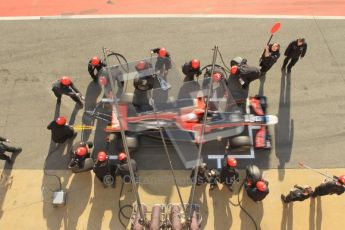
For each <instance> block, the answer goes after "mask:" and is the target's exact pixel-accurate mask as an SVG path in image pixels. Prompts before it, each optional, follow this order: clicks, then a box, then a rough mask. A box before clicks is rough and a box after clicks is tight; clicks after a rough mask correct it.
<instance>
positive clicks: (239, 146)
mask: <svg viewBox="0 0 345 230" xmlns="http://www.w3.org/2000/svg"><path fill="white" fill-rule="evenodd" d="M251 146H252V142H251V140H250V138H249V137H248V136H237V137H234V138H231V139H230V150H231V151H238V152H242V151H247V150H248V149H250V147H251Z"/></svg>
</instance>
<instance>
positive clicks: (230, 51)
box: [0, 18, 345, 169]
mask: <svg viewBox="0 0 345 230" xmlns="http://www.w3.org/2000/svg"><path fill="white" fill-rule="evenodd" d="M277 21H280V22H281V23H282V28H281V29H280V31H278V32H277V34H276V36H275V37H274V38H273V41H277V42H280V43H281V52H283V51H284V50H285V48H286V47H287V45H288V43H289V42H290V41H291V40H294V39H296V38H297V37H298V36H303V37H305V38H306V40H307V42H308V51H307V55H306V57H305V58H304V59H303V60H301V61H299V62H298V63H297V65H296V66H295V68H294V69H293V71H292V74H291V77H290V78H286V77H283V78H282V74H281V72H280V67H281V64H282V62H283V57H281V58H280V59H279V60H278V63H277V64H276V65H275V66H274V67H273V68H272V70H270V71H269V72H268V74H267V78H266V82H265V95H266V96H267V97H268V103H269V108H268V113H269V114H277V116H278V118H279V124H278V125H277V126H276V127H270V130H271V134H272V136H273V145H274V146H273V149H272V151H271V152H270V153H267V152H256V153H255V156H256V158H255V162H256V163H257V164H258V165H259V166H261V167H263V168H277V167H280V168H284V167H286V168H297V167H298V162H300V161H304V162H305V163H306V164H307V163H308V164H309V165H310V166H313V167H316V168H332V167H344V162H343V161H342V159H343V156H344V153H343V144H344V141H345V132H344V128H345V122H344V115H345V101H344V100H343V98H344V97H345V90H344V86H345V82H344V81H345V61H344V60H345V59H344V58H345V41H344V39H343V38H344V37H345V30H344V29H342V28H345V21H344V20H299V19H284V20H283V19H211V18H208V19H173V18H170V19H163V18H161V19H97V20H96V19H94V20H87V19H83V20H39V21H1V22H0V31H1V32H2V36H1V42H0V108H1V109H0V135H1V136H5V137H7V138H9V139H11V140H12V143H11V144H13V145H19V146H22V147H23V149H24V150H23V153H21V155H19V156H18V157H17V158H16V161H15V164H14V166H13V168H14V169H42V168H43V163H44V159H45V157H46V156H47V153H48V152H49V148H50V133H49V132H48V130H47V129H46V126H47V124H48V123H49V122H50V121H51V120H52V119H53V118H54V113H57V112H58V110H60V114H61V115H65V116H67V117H68V118H69V120H71V117H72V120H75V122H74V123H75V124H81V120H82V111H81V110H80V111H78V110H74V103H73V101H71V100H70V99H69V98H63V101H62V105H61V108H60V109H57V108H56V107H55V101H56V100H55V96H54V95H53V93H52V92H51V90H50V89H51V83H52V82H53V81H54V80H56V79H58V78H59V77H60V76H62V75H69V76H71V77H72V78H73V80H74V82H75V83H76V85H77V86H78V88H79V89H80V90H81V91H82V92H83V93H84V94H85V93H86V91H87V89H89V90H90V91H95V90H96V91H97V89H96V87H95V86H94V85H92V84H93V83H91V84H90V77H89V76H88V72H87V62H88V60H89V58H90V57H92V56H93V55H100V56H101V55H102V51H101V48H102V46H105V47H109V48H111V49H112V50H115V51H117V52H119V53H121V54H123V55H125V56H126V58H127V59H128V60H138V59H140V58H144V57H147V56H148V55H149V50H150V49H151V48H154V47H166V48H167V49H168V50H169V51H170V53H171V55H172V58H173V60H174V62H175V63H176V65H177V66H181V65H182V64H183V63H184V62H185V61H188V60H190V59H191V58H199V59H200V60H201V63H202V65H203V64H209V63H211V61H212V51H211V49H212V48H213V46H214V45H218V46H219V49H220V51H221V53H222V55H223V57H224V59H225V61H226V63H229V61H230V59H231V58H233V57H235V56H242V57H245V58H247V59H248V63H249V64H253V65H257V64H258V59H259V56H260V54H261V52H262V49H263V48H264V45H265V43H266V42H267V39H268V37H269V35H270V34H269V30H270V28H271V26H272V25H273V24H274V23H275V22H277ZM259 84H260V83H259V81H257V82H255V83H253V84H252V85H251V86H250V93H249V94H250V95H254V94H257V93H258V90H259ZM73 117H74V118H75V119H74V118H73ZM102 138H103V137H99V140H101V139H102ZM79 139H80V134H79V137H78V138H77V140H79ZM90 140H93V135H91V136H90ZM145 144H146V146H142V147H141V148H140V150H139V151H138V152H137V153H136V154H135V156H134V157H135V158H136V159H137V161H138V162H139V168H140V169H168V162H167V160H166V156H165V154H164V152H163V148H162V147H161V144H159V143H154V142H146V141H145ZM96 145H97V144H96ZM51 148H53V147H51ZM97 148H98V149H101V148H103V146H98V147H97ZM171 150H172V148H171ZM204 151H207V152H208V153H210V152H212V154H223V147H219V146H218V145H217V144H208V145H206V146H205V149H204ZM63 152H66V151H64V150H63V149H62V148H60V149H59V150H58V151H55V155H56V156H55V157H54V158H53V159H51V162H50V165H52V167H53V166H59V167H60V166H61V167H62V168H65V165H66V164H67V157H66V156H65V155H66V154H65V155H64V156H62V154H63ZM59 154H60V155H59ZM58 155H59V156H58ZM173 155H174V157H173V161H174V165H175V167H176V168H177V169H182V168H183V167H182V164H181V162H180V160H179V158H178V157H177V156H176V155H175V154H173ZM152 162H155V164H152ZM210 162H211V166H212V165H214V164H215V161H210ZM249 162H251V160H241V164H242V165H245V164H247V163H249ZM0 164H3V162H1V163H0ZM54 168H55V167H54Z"/></svg>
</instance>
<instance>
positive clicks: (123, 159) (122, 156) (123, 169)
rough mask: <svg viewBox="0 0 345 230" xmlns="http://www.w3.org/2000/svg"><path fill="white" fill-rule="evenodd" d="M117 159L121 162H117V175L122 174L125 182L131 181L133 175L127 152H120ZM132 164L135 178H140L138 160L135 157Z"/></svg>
mask: <svg viewBox="0 0 345 230" xmlns="http://www.w3.org/2000/svg"><path fill="white" fill-rule="evenodd" d="M117 159H118V161H119V163H118V164H117V168H116V172H115V175H117V176H121V178H122V181H123V182H124V183H130V182H131V176H130V171H129V165H128V159H127V154H126V153H125V152H120V153H119V154H118V156H117ZM130 164H131V166H132V169H133V173H134V177H135V180H136V181H137V179H138V167H137V162H136V161H135V160H134V159H131V163H130Z"/></svg>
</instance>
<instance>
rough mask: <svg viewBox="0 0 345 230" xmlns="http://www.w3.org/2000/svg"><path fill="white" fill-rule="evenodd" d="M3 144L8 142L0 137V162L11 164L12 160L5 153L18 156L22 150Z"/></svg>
mask: <svg viewBox="0 0 345 230" xmlns="http://www.w3.org/2000/svg"><path fill="white" fill-rule="evenodd" d="M4 142H7V143H9V142H10V140H9V139H7V138H4V137H1V136H0V160H5V161H7V163H8V164H12V160H11V158H10V157H9V156H7V155H6V154H5V152H11V153H12V154H19V153H21V151H22V148H20V147H19V148H15V147H12V146H9V145H7V144H5V143H4Z"/></svg>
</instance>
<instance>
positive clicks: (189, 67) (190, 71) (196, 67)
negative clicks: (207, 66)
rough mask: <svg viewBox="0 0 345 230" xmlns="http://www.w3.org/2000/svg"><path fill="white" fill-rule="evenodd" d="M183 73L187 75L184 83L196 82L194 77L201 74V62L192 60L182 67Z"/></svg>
mask: <svg viewBox="0 0 345 230" xmlns="http://www.w3.org/2000/svg"><path fill="white" fill-rule="evenodd" d="M182 72H183V74H184V75H185V78H184V80H183V81H184V82H186V81H194V77H195V76H199V75H200V74H201V71H200V61H199V60H198V59H192V60H191V61H189V62H186V63H185V64H184V65H183V66H182Z"/></svg>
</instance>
